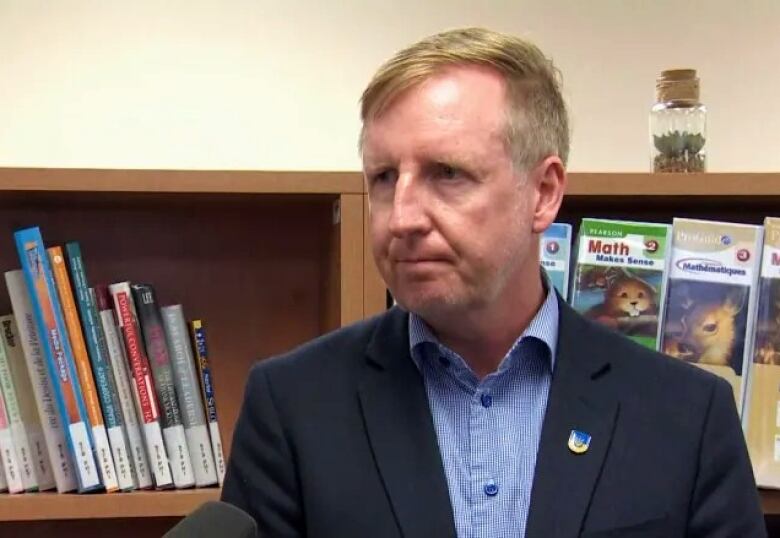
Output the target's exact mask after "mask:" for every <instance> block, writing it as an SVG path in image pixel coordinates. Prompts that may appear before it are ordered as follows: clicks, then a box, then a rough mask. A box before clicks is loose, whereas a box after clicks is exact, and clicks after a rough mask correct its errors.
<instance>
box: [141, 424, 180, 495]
mask: <svg viewBox="0 0 780 538" xmlns="http://www.w3.org/2000/svg"><path fill="white" fill-rule="evenodd" d="M144 436H145V437H146V445H147V446H148V447H149V451H150V455H149V460H150V461H151V463H152V465H154V478H155V481H156V486H157V487H158V488H167V487H170V486H171V485H172V484H173V483H174V482H173V477H172V476H171V466H170V465H168V456H167V454H166V453H165V444H164V443H163V436H162V430H161V429H160V423H159V422H156V421H155V422H148V423H146V424H144Z"/></svg>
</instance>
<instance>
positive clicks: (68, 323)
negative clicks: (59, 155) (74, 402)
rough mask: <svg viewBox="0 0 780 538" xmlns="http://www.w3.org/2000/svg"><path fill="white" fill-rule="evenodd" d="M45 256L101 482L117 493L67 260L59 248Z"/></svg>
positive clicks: (49, 250) (106, 436) (109, 446)
mask: <svg viewBox="0 0 780 538" xmlns="http://www.w3.org/2000/svg"><path fill="white" fill-rule="evenodd" d="M46 252H47V254H48V255H49V262H50V263H51V267H52V272H53V274H54V283H55V286H56V288H57V292H58V294H59V298H60V304H61V305H62V313H63V316H64V318H65V327H66V328H67V334H68V340H69V342H70V346H71V350H72V352H73V360H74V362H75V364H76V371H77V373H78V377H79V383H80V385H81V390H82V395H83V397H84V403H85V405H86V409H87V417H88V418H89V424H90V427H91V428H92V439H93V440H94V446H95V456H96V458H97V462H98V466H99V469H100V477H101V481H102V482H103V486H104V487H105V488H106V491H107V492H109V493H110V492H114V491H117V490H118V489H119V484H118V483H117V477H116V467H115V466H114V457H113V455H112V454H111V445H110V443H109V441H108V432H107V431H106V425H105V422H104V420H103V411H102V410H101V408H100V400H99V398H98V393H97V388H96V387H95V379H94V377H93V372H92V365H91V364H90V362H89V355H88V354H87V345H86V342H84V333H83V330H82V328H81V321H80V320H79V316H78V312H77V310H76V300H75V298H74V297H73V289H72V288H71V284H70V277H69V276H68V270H67V267H66V266H65V257H64V256H63V253H62V248H61V247H58V246H57V247H50V248H48V249H46Z"/></svg>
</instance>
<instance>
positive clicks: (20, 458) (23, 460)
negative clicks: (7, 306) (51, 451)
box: [0, 318, 38, 492]
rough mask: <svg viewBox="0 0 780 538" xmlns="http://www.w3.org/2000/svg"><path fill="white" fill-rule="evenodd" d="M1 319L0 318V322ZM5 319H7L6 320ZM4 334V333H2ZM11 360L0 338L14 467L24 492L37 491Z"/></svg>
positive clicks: (0, 387)
mask: <svg viewBox="0 0 780 538" xmlns="http://www.w3.org/2000/svg"><path fill="white" fill-rule="evenodd" d="M2 319H3V318H0V322H1V321H2ZM6 319H7V318H6ZM3 332H4V331H3ZM10 362H11V358H10V357H9V352H8V348H7V347H6V345H5V338H3V337H0V392H2V393H3V399H4V400H5V411H6V416H7V419H8V426H9V428H10V430H11V438H12V439H13V445H14V449H15V450H16V465H17V469H18V471H19V474H20V475H21V477H22V487H23V489H24V491H27V492H30V491H37V490H38V478H37V477H36V476H35V463H34V458H33V453H32V449H31V448H30V441H29V439H28V438H27V428H26V425H25V423H24V421H23V419H22V410H21V408H20V406H19V399H18V397H17V395H16V393H17V391H16V387H15V386H14V379H13V375H12V374H11V364H10Z"/></svg>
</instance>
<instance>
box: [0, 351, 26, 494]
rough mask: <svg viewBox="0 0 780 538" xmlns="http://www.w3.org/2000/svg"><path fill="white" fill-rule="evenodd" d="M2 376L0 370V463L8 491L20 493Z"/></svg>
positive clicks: (18, 472) (19, 479)
mask: <svg viewBox="0 0 780 538" xmlns="http://www.w3.org/2000/svg"><path fill="white" fill-rule="evenodd" d="M4 357H5V354H4V352H3V350H2V345H0V359H1V358H4ZM0 362H1V361H0ZM2 377H3V376H2V372H0V464H2V468H3V474H4V476H5V478H6V486H7V489H8V492H9V493H22V492H23V491H24V483H23V482H22V471H21V469H20V467H19V457H18V455H17V453H16V446H15V445H14V437H13V432H12V431H11V420H10V418H9V416H8V408H7V407H6V400H5V396H4V394H3V390H2V385H4V384H5V383H3V382H2ZM6 382H7V381H6Z"/></svg>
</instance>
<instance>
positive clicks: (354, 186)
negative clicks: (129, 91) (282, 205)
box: [0, 168, 364, 194]
mask: <svg viewBox="0 0 780 538" xmlns="http://www.w3.org/2000/svg"><path fill="white" fill-rule="evenodd" d="M0 191H77V192H85V191H89V192H154V193H198V192H199V193H261V194H285V193H289V194H342V193H345V194H346V193H352V194H362V193H363V192H364V188H363V176H362V175H361V174H360V173H359V172H288V171H279V172H272V171H253V170H101V169H79V168H56V169H54V168H51V169H49V168H0Z"/></svg>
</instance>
